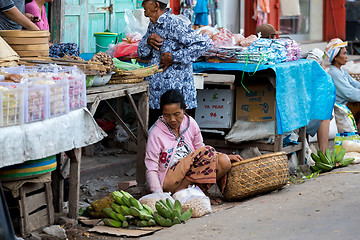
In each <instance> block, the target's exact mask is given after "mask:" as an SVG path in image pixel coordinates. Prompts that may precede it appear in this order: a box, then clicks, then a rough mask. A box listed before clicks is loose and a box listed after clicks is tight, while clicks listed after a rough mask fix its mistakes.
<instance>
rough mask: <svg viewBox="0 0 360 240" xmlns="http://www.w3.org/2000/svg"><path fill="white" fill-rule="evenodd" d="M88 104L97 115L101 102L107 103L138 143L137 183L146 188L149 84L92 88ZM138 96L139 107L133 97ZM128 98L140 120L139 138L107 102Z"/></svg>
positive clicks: (88, 95) (89, 90)
mask: <svg viewBox="0 0 360 240" xmlns="http://www.w3.org/2000/svg"><path fill="white" fill-rule="evenodd" d="M86 92H87V103H88V107H89V109H90V112H91V114H92V115H94V114H95V112H96V109H97V107H98V106H99V103H100V101H105V102H106V103H107V104H108V107H109V108H110V110H111V111H112V113H113V114H114V116H115V117H116V118H117V120H118V122H119V124H120V125H121V126H122V127H123V128H124V130H125V131H126V132H127V134H128V135H129V136H130V138H131V139H132V140H134V141H135V142H137V149H138V150H137V162H136V181H137V185H138V187H144V186H145V181H146V179H145V163H144V159H145V150H146V139H147V129H148V116H149V82H148V81H143V82H140V83H134V84H110V85H105V86H101V87H91V88H89V89H88V90H87V91H86ZM135 94H138V95H139V100H138V106H136V104H135V101H134V99H133V97H132V95H135ZM122 97H127V98H128V99H129V101H130V104H131V106H132V108H133V109H134V112H135V114H136V117H137V120H138V129H137V137H136V136H135V134H134V133H132V132H131V130H130V129H129V128H128V127H127V126H126V124H125V123H124V121H123V120H122V119H121V117H120V116H119V115H118V113H117V112H116V111H115V110H114V109H113V108H112V107H111V105H110V104H109V103H108V102H107V101H106V100H108V99H115V98H122Z"/></svg>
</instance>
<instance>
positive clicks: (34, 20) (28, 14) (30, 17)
mask: <svg viewBox="0 0 360 240" xmlns="http://www.w3.org/2000/svg"><path fill="white" fill-rule="evenodd" d="M25 16H26V17H27V18H28V19H29V20H30V21H32V22H34V23H35V22H40V19H39V18H38V17H35V16H34V15H32V14H31V13H25Z"/></svg>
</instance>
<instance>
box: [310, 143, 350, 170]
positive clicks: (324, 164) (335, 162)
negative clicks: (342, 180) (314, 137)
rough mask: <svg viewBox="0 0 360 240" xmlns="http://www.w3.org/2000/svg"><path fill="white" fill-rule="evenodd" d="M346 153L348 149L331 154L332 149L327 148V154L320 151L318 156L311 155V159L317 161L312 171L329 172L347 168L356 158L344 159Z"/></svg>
mask: <svg viewBox="0 0 360 240" xmlns="http://www.w3.org/2000/svg"><path fill="white" fill-rule="evenodd" d="M345 153H346V149H344V148H342V149H341V150H340V151H339V153H336V149H334V150H333V151H332V152H331V151H330V149H328V148H327V149H326V150H325V153H323V152H322V151H321V150H320V149H319V150H318V152H317V154H318V155H316V154H315V153H311V157H312V159H313V160H314V161H315V166H311V170H312V171H313V172H328V171H331V170H332V169H333V168H334V167H339V166H341V167H345V166H347V165H349V164H350V163H352V162H353V161H354V160H355V159H354V158H347V159H344V156H345Z"/></svg>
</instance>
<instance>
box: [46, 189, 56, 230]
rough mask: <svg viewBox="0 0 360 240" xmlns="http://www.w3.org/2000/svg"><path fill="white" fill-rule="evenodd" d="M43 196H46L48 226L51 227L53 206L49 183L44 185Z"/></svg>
mask: <svg viewBox="0 0 360 240" xmlns="http://www.w3.org/2000/svg"><path fill="white" fill-rule="evenodd" d="M45 194H46V203H47V213H48V222H49V224H50V225H52V224H54V206H53V197H52V191H51V184H50V183H49V182H47V183H45Z"/></svg>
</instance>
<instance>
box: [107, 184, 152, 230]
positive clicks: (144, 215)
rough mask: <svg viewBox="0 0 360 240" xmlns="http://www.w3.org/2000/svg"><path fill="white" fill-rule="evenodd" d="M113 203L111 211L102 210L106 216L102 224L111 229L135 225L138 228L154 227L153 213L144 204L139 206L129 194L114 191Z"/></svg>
mask: <svg viewBox="0 0 360 240" xmlns="http://www.w3.org/2000/svg"><path fill="white" fill-rule="evenodd" d="M112 196H113V198H114V203H112V204H111V209H109V208H108V209H104V212H105V214H106V215H107V216H108V218H107V219H106V220H104V223H105V224H106V225H108V226H112V227H127V226H128V225H129V224H135V225H136V226H138V227H148V226H155V225H156V222H155V220H154V211H153V210H152V209H151V207H149V206H148V205H146V204H141V203H140V202H139V201H138V200H137V199H135V198H134V197H133V196H132V195H131V194H130V193H128V192H125V191H123V190H121V191H114V192H113V193H112Z"/></svg>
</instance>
